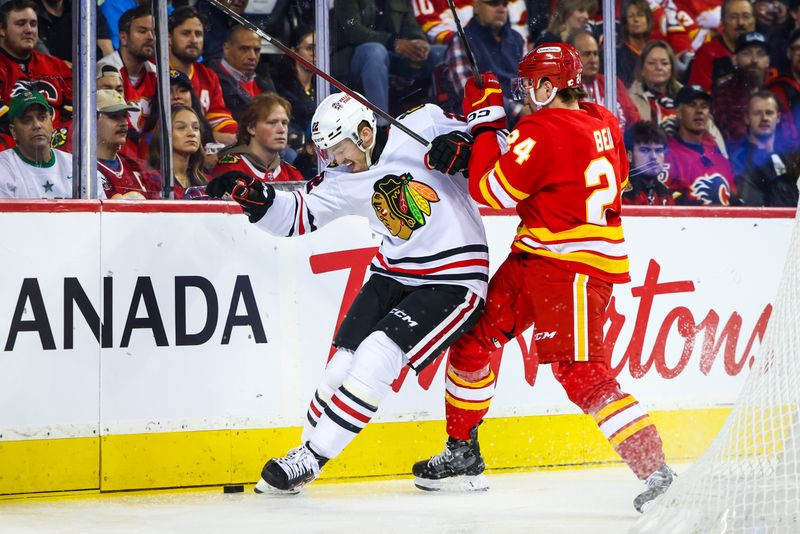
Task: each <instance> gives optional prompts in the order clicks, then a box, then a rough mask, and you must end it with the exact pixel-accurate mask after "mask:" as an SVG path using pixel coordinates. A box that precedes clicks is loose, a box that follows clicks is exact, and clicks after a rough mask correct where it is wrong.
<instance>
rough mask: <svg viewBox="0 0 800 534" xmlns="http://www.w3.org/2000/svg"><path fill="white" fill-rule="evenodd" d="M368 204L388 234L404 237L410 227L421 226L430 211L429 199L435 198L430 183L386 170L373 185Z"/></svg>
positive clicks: (436, 197)
mask: <svg viewBox="0 0 800 534" xmlns="http://www.w3.org/2000/svg"><path fill="white" fill-rule="evenodd" d="M373 189H374V191H375V193H373V195H372V207H373V208H374V209H375V214H376V215H377V216H378V219H380V221H381V222H382V223H383V225H384V226H385V227H386V229H387V230H389V232H391V233H392V235H394V236H397V237H399V238H400V239H408V238H410V237H411V234H412V233H413V232H414V230H416V229H418V228H421V227H423V226H425V222H426V221H425V216H426V215H430V214H431V202H439V195H437V194H436V191H434V190H433V188H432V187H430V186H429V185H426V184H424V183H422V182H416V181H414V177H413V176H411V175H410V174H408V173H404V174H401V175H400V176H395V175H393V174H387V175H386V176H384V177H383V178H381V179H380V180H378V181H377V182H375V185H374V186H373Z"/></svg>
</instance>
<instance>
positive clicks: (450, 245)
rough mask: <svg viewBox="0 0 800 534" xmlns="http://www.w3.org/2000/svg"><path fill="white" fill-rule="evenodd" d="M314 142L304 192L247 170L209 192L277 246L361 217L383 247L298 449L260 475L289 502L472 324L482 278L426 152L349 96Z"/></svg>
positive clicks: (436, 123)
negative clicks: (313, 173)
mask: <svg viewBox="0 0 800 534" xmlns="http://www.w3.org/2000/svg"><path fill="white" fill-rule="evenodd" d="M256 98H259V97H256ZM398 121H399V122H400V123H401V124H403V125H405V126H406V127H407V128H409V129H411V130H413V131H416V132H420V133H421V135H425V136H427V137H428V138H432V137H434V136H436V135H437V134H441V133H445V132H448V131H451V130H463V129H464V128H465V127H466V124H464V122H463V121H460V120H459V119H457V118H455V117H453V116H450V115H447V114H445V113H444V112H443V111H442V110H441V109H440V108H438V107H436V106H433V105H430V104H429V105H425V106H420V107H419V108H417V109H415V110H413V111H410V112H407V113H405V114H404V115H403V116H401V117H400V118H399V119H398ZM311 132H312V138H313V141H314V144H315V145H316V147H317V149H318V150H319V151H320V154H321V156H323V159H324V160H327V161H331V162H332V163H333V165H331V166H329V167H328V168H326V169H325V171H324V172H323V173H322V174H320V176H318V177H316V178H315V179H313V180H311V181H310V182H309V183H308V185H307V187H306V188H305V190H300V191H294V192H288V191H276V190H275V189H274V188H273V187H272V185H271V184H269V183H264V182H261V181H259V180H257V179H256V178H255V177H254V176H253V175H252V173H249V172H247V170H235V171H232V172H228V173H226V174H222V175H220V176H218V177H217V178H215V179H214V180H212V181H211V183H209V184H208V188H207V191H208V194H209V195H210V196H212V197H216V196H220V195H222V194H223V193H230V194H231V196H232V197H233V199H234V200H236V201H237V202H239V203H240V204H241V205H242V208H243V210H244V211H245V213H247V214H248V216H249V219H250V222H252V223H255V225H256V226H257V227H259V228H260V229H262V230H264V231H267V232H269V233H271V234H273V235H277V236H295V235H303V234H305V233H308V232H313V231H314V230H316V229H317V228H320V227H322V226H323V225H325V224H327V223H329V222H331V221H333V220H334V219H336V218H338V217H342V216H345V215H360V216H363V217H365V218H366V219H367V220H368V222H369V225H370V229H371V230H372V231H373V232H375V234H377V235H380V236H381V237H382V239H381V245H380V248H379V249H378V251H377V253H376V254H375V257H374V259H373V261H372V265H371V266H370V271H371V273H372V274H371V276H370V277H369V279H368V280H367V281H366V283H365V284H364V287H363V288H362V289H361V291H360V292H359V294H358V296H357V297H356V299H355V301H354V302H353V304H352V306H351V307H350V309H349V310H348V312H347V315H346V316H345V318H344V320H343V321H342V324H341V326H340V327H339V329H338V331H337V332H336V337H335V338H334V346H335V347H336V349H337V350H336V352H335V353H334V355H333V357H332V358H331V359H330V361H329V362H328V364H327V367H326V368H325V372H324V374H323V377H322V380H321V381H320V383H319V386H318V387H317V391H316V393H315V394H314V395H313V397H312V399H311V402H310V406H309V409H308V412H307V414H306V419H307V423H306V425H305V428H304V430H303V434H302V436H301V443H300V444H299V446H298V447H296V448H295V449H292V450H291V451H289V453H288V455H286V456H284V457H279V458H272V459H270V460H269V461H268V462H267V463H266V465H265V466H264V468H263V470H262V472H261V477H262V480H260V481H259V483H258V485H257V486H256V491H257V492H270V493H272V492H276V491H278V492H280V491H282V492H284V493H285V492H292V493H296V492H297V491H298V490H299V488H300V487H301V486H302V485H304V484H307V483H308V482H311V481H312V480H314V479H315V478H316V477H317V476H319V474H320V469H322V467H323V466H324V465H325V463H326V462H327V461H328V460H330V459H331V458H335V457H337V456H338V455H339V454H340V453H341V452H342V450H343V449H344V448H345V447H346V446H347V445H348V444H349V443H350V442H351V441H352V440H353V439H354V438H355V437H356V435H357V434H358V433H359V432H360V431H361V429H363V428H364V427H365V426H366V425H367V424H368V423H369V421H370V420H371V419H372V417H373V416H374V415H375V413H376V411H377V410H378V407H379V406H380V404H381V402H382V401H383V399H385V398H386V397H387V396H388V395H389V393H390V392H391V390H392V383H393V382H394V381H395V380H396V379H397V378H398V376H400V374H401V371H402V369H403V368H404V367H405V366H406V365H407V366H409V367H410V368H411V369H413V370H415V371H417V372H420V371H421V370H422V369H424V368H425V367H426V366H427V365H428V364H430V363H431V362H432V361H434V360H435V359H436V357H437V356H438V355H439V354H441V352H442V351H444V350H445V349H446V348H447V347H448V346H449V345H451V344H452V343H453V341H455V340H456V339H457V338H458V337H459V336H460V335H461V334H462V333H463V332H465V331H467V330H469V329H470V328H471V327H472V326H473V325H474V324H475V323H476V322H477V317H478V314H479V313H480V310H481V308H482V305H483V297H484V295H485V294H486V286H487V281H488V278H489V277H488V274H489V257H488V247H487V246H486V235H485V233H484V230H483V224H482V222H481V218H480V214H479V213H478V208H477V206H476V205H475V203H474V202H472V201H471V199H470V196H469V191H468V190H467V184H466V180H465V179H464V178H463V177H462V176H461V175H459V176H456V177H455V178H454V177H451V176H447V175H446V174H444V173H441V172H437V171H434V170H431V169H429V168H427V167H425V165H424V164H423V161H424V160H425V153H426V148H425V147H424V146H423V145H422V144H420V143H418V142H417V141H416V140H414V139H412V138H411V137H410V136H409V135H408V134H407V133H406V132H404V131H403V130H401V129H400V128H395V127H392V128H390V129H386V128H379V127H376V123H375V115H374V114H373V113H372V111H370V110H369V109H367V108H366V106H364V105H362V104H360V103H359V102H358V101H357V100H355V99H354V98H353V97H352V96H350V95H348V94H345V93H336V94H333V95H330V96H329V97H327V98H326V99H325V100H323V101H322V102H321V103H320V105H319V106H318V108H317V111H316V112H315V113H314V117H313V118H312V128H311Z"/></svg>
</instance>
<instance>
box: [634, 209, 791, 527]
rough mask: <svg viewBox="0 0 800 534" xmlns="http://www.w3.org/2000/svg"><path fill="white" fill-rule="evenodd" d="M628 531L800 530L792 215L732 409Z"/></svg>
mask: <svg viewBox="0 0 800 534" xmlns="http://www.w3.org/2000/svg"><path fill="white" fill-rule="evenodd" d="M631 532H632V533H635V534H645V533H681V534H684V533H685V534H694V533H697V534H717V533H718V534H722V533H726V534H727V533H748V534H750V533H758V534H784V533H786V534H788V533H798V532H800V211H798V217H796V218H795V222H794V229H793V231H792V237H791V240H790V243H789V253H788V255H787V259H786V266H785V267H784V272H783V277H782V279H781V282H780V285H779V289H778V295H777V298H776V299H775V304H774V308H773V311H772V316H771V318H770V321H769V325H768V327H767V331H766V333H765V334H764V340H763V343H762V345H761V348H760V350H759V352H758V356H757V357H756V359H755V363H754V364H753V366H752V368H751V369H750V373H749V375H748V377H747V379H746V381H745V384H744V387H743V388H742V391H741V393H740V396H739V400H738V401H737V403H736V406H735V407H734V408H733V411H732V412H731V414H730V416H729V417H728V420H727V421H726V423H725V425H724V426H723V428H722V430H721V431H720V433H719V435H718V436H717V437H716V439H715V440H714V441H713V443H712V444H711V446H710V447H709V448H708V450H707V451H706V452H705V454H704V455H703V456H702V457H701V458H700V459H698V460H697V462H695V463H694V464H693V465H692V466H691V467H690V468H689V469H687V470H686V472H685V473H683V474H679V476H678V478H677V479H676V480H675V482H674V483H673V485H672V487H670V489H669V490H668V491H667V493H665V494H664V495H663V496H662V497H661V498H659V499H657V500H656V501H655V502H654V503H653V504H652V506H651V507H650V508H648V509H647V510H646V511H645V514H644V515H643V516H642V517H641V518H640V519H639V521H638V522H637V523H636V524H635V525H634V527H633V528H632V529H631Z"/></svg>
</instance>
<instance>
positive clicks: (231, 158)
mask: <svg viewBox="0 0 800 534" xmlns="http://www.w3.org/2000/svg"><path fill="white" fill-rule="evenodd" d="M240 161H241V158H240V157H239V156H237V155H236V154H225V155H224V156H222V157H221V158H219V162H218V163H230V164H233V163H239V162H240Z"/></svg>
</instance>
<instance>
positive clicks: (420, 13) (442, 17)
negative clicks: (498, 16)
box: [411, 0, 528, 44]
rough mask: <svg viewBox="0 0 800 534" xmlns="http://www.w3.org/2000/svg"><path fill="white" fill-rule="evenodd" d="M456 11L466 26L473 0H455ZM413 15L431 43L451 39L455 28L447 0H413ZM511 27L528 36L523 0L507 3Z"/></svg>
mask: <svg viewBox="0 0 800 534" xmlns="http://www.w3.org/2000/svg"><path fill="white" fill-rule="evenodd" d="M453 3H454V5H455V6H456V13H458V20H459V21H460V22H461V25H462V26H466V25H467V23H468V22H469V21H470V19H471V18H472V15H473V14H474V9H473V0H455V1H454V2H453ZM411 4H412V5H413V6H414V16H415V17H416V19H417V23H419V25H420V27H421V28H422V31H424V32H425V35H427V37H428V40H429V41H430V42H431V43H433V44H447V43H449V42H450V41H452V40H453V37H454V36H455V35H456V33H457V31H458V29H457V28H456V23H455V20H454V19H453V12H452V11H450V6H448V5H447V0H413V2H411ZM508 18H509V20H511V27H512V28H514V30H516V31H517V32H518V33H519V34H520V35H522V36H523V37H526V38H527V37H528V11H527V9H526V7H525V1H524V0H511V2H510V3H509V4H508Z"/></svg>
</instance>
